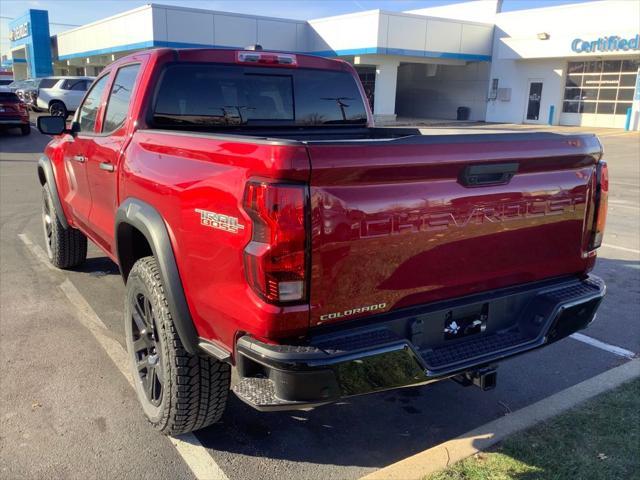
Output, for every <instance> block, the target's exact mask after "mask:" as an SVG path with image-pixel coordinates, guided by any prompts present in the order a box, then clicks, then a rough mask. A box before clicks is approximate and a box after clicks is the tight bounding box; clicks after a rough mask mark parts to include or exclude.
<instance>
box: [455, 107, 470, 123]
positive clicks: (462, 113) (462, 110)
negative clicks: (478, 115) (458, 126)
mask: <svg viewBox="0 0 640 480" xmlns="http://www.w3.org/2000/svg"><path fill="white" fill-rule="evenodd" d="M470 115H471V109H470V108H469V107H458V116H457V117H456V119H457V120H469V116H470Z"/></svg>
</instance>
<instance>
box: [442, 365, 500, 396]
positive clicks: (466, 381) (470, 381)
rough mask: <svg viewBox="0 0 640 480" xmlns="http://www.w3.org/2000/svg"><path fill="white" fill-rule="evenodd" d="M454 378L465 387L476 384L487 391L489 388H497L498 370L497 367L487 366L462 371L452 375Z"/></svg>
mask: <svg viewBox="0 0 640 480" xmlns="http://www.w3.org/2000/svg"><path fill="white" fill-rule="evenodd" d="M452 380H453V381H454V382H456V383H459V384H460V385H462V386H464V387H468V386H470V385H475V386H476V387H479V388H481V389H482V390H483V391H485V392H486V391H487V390H493V389H494V388H496V382H497V380H498V372H497V371H496V368H495V367H485V368H480V369H478V370H472V371H470V372H464V373H461V374H459V375H456V376H455V377H452Z"/></svg>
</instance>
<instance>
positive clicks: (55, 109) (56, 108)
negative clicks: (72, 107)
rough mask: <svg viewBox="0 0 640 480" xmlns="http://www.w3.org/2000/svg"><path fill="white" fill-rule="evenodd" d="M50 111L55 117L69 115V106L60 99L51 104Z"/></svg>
mask: <svg viewBox="0 0 640 480" xmlns="http://www.w3.org/2000/svg"><path fill="white" fill-rule="evenodd" d="M49 113H50V114H51V115H53V116H54V117H65V118H66V117H67V114H68V112H67V107H66V106H65V105H64V103H62V102H60V101H54V102H51V103H50V104H49Z"/></svg>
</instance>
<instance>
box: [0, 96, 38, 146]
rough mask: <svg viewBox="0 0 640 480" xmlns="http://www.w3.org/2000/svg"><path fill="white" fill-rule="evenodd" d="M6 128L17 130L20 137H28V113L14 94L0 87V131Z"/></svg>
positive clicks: (29, 129)
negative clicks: (20, 134) (20, 133)
mask: <svg viewBox="0 0 640 480" xmlns="http://www.w3.org/2000/svg"><path fill="white" fill-rule="evenodd" d="M8 128H19V129H20V131H21V132H22V135H29V133H31V125H30V124H29V111H28V110H27V106H26V105H25V103H24V102H23V101H22V100H20V99H19V98H18V96H17V95H16V94H15V93H13V92H12V91H11V90H9V89H8V88H7V87H0V130H4V129H8Z"/></svg>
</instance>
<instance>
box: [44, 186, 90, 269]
mask: <svg viewBox="0 0 640 480" xmlns="http://www.w3.org/2000/svg"><path fill="white" fill-rule="evenodd" d="M42 229H43V230H44V240H45V244H46V247H47V256H48V257H49V261H50V262H51V263H52V264H53V265H55V266H56V267H58V268H71V267H76V266H78V265H80V264H81V263H83V262H84V261H85V260H86V258H87V237H85V235H84V234H83V233H82V232H81V231H80V230H77V229H75V228H73V227H68V228H65V227H64V226H63V225H62V223H60V220H59V219H58V215H57V214H56V209H55V207H54V205H53V199H52V197H51V192H50V191H49V186H48V185H47V184H45V185H44V186H43V187H42Z"/></svg>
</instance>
